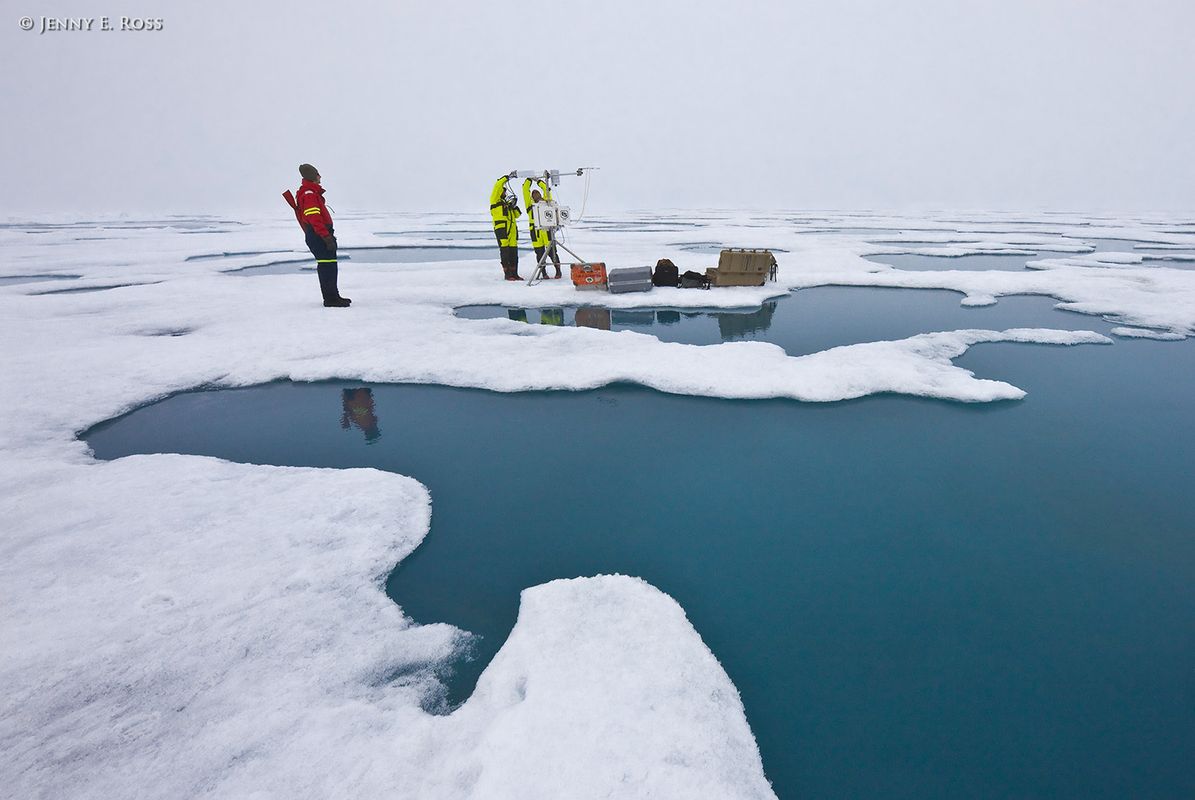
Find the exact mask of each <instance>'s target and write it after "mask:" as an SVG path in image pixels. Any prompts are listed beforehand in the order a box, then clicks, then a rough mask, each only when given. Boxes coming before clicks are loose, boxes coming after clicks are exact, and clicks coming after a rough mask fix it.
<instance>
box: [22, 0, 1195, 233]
mask: <svg viewBox="0 0 1195 800" xmlns="http://www.w3.org/2000/svg"><path fill="white" fill-rule="evenodd" d="M0 5H2V6H3V8H4V11H5V13H4V15H3V16H4V18H3V19H0V53H2V54H3V55H2V56H0V62H2V64H3V69H0V87H2V100H3V108H4V115H3V116H4V122H3V124H0V153H2V154H3V171H4V180H3V186H4V191H3V192H2V193H0V211H3V212H8V213H18V214H23V213H38V212H43V211H56V212H74V211H77V212H84V213H87V212H91V213H100V212H103V213H113V212H121V211H128V212H166V211H176V212H177V211H195V212H206V213H217V214H220V213H238V212H258V211H264V212H269V211H272V210H275V209H276V208H277V207H278V204H279V203H280V202H281V199H280V198H279V197H278V194H279V192H280V191H281V190H282V189H283V188H286V187H288V186H294V185H295V184H297V182H298V176H297V165H298V164H299V162H301V161H310V162H311V163H313V164H315V165H316V166H317V167H318V168H319V169H320V170H321V171H322V172H323V174H324V178H325V185H326V186H327V187H328V191H329V197H330V198H331V200H332V202H333V205H334V206H338V207H340V208H343V209H346V210H347V209H375V210H433V211H435V210H441V211H452V210H473V209H475V208H477V207H478V206H479V204H484V203H485V201H486V196H487V195H488V192H489V188H490V185H491V184H492V182H493V180H494V179H495V178H496V177H497V175H498V174H499V173H501V172H505V171H508V170H511V169H539V168H542V167H561V168H571V167H575V166H580V165H599V166H600V167H601V171H600V172H598V173H596V176H595V178H594V183H593V189H592V193H591V196H590V203H591V206H590V208H591V210H598V211H599V213H600V211H601V210H605V209H615V208H644V209H650V208H657V207H669V208H684V207H748V208H763V207H772V208H823V209H824V208H836V209H916V208H944V207H950V208H969V209H981V208H990V209H1066V210H1093V211H1097V210H1184V211H1185V210H1192V209H1195V88H1193V79H1195V1H1193V0H1123V2H1111V1H1110V0H1085V1H1080V0H999V1H998V2H997V1H993V2H969V1H968V0H908V1H907V2H901V0H876V1H875V2H852V1H851V0H822V1H821V2H804V1H801V0H792V1H791V2H778V1H772V2H752V1H751V0H733V1H724V2H706V1H705V0H691V1H690V2H652V0H635V1H633V2H623V0H614V1H613V2H597V1H596V0H595V1H594V2H589V3H576V2H568V1H567V0H562V1H561V2H558V3H552V2H548V1H547V0H535V2H499V1H498V0H491V2H484V3H481V2H472V1H470V2H450V1H449V0H443V2H433V1H432V0H422V1H421V2H418V3H414V2H404V0H387V1H386V2H351V1H349V0H345V2H336V1H335V0H323V1H322V2H310V0H288V2H275V1H274V0H268V1H263V2H250V1H249V0H242V1H241V2H230V1H226V0H205V1H204V2H199V1H198V0H187V1H186V2H182V1H181V0H179V1H176V2H158V3H154V2H146V1H145V0H103V2H71V0H61V1H56V2H44V1H43V0H0ZM45 14H52V15H54V16H58V17H66V16H90V17H100V16H103V15H108V16H110V17H112V18H113V19H115V18H117V17H119V16H121V15H127V16H145V17H160V18H162V19H163V24H164V30H162V31H158V32H141V33H137V32H124V33H122V32H115V31H114V32H99V31H92V32H89V33H86V32H63V33H47V34H46V35H39V34H38V33H37V32H36V30H35V31H32V32H25V31H22V30H21V28H20V26H19V23H18V20H19V19H20V17H22V16H25V15H28V16H31V17H34V18H35V20H37V25H38V27H40V17H41V16H42V15H45ZM97 25H98V22H97ZM564 188H566V189H567V190H568V194H569V199H571V200H574V201H575V200H576V199H577V196H576V194H575V188H576V184H573V185H572V186H569V187H564Z"/></svg>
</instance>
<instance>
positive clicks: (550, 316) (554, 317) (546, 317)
mask: <svg viewBox="0 0 1195 800" xmlns="http://www.w3.org/2000/svg"><path fill="white" fill-rule="evenodd" d="M539 324H540V325H556V326H558V327H559V326H561V325H563V324H564V309H563V308H541V309H540V311H539Z"/></svg>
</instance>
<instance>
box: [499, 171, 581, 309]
mask: <svg viewBox="0 0 1195 800" xmlns="http://www.w3.org/2000/svg"><path fill="white" fill-rule="evenodd" d="M595 169H597V167H578V168H577V169H576V170H575V171H570V172H566V173H565V174H570V175H577V176H578V177H579V176H581V175H584V176H585V195H584V198H583V199H582V201H581V213H580V214H578V215H577V216H576V217H575V218H574V217H573V216H572V212H571V211H570V210H569V208H568V207H567V206H562V205H560V204H559V203H557V202H556V201H555V200H541V201H540V202H538V203H535V204H534V205H532V206H531V208H529V209H527V213H528V214H530V215H531V219H532V221H533V222H534V223H535V227H536V228H537V229H539V230H541V231H545V232H546V233H547V234H548V246H547V247H545V248H544V250H543V253H542V254H541V255H540V257H539V259H538V260H537V262H536V264H535V271H534V272H532V273H531V277H530V278H529V279H528V280H527V285H528V286H532V285H534V284H536V283H538V282H539V281H542V280H543V279H544V278H546V277H547V276H548V275H547V272H546V271H545V270H544V266H545V265H546V264H547V260H548V257H549V255H550V253H551V252H552V248H553V246H554V245H560V248H561V249H562V250H564V251H565V252H566V253H568V254H569V255H570V256H572V257H573V258H575V259H577V260H578V261H580V262H582V263H588V262H586V261H585V259H583V258H581V257H580V256H579V255H577V254H576V253H574V252H573V251H572V250H570V249H569V248H568V246H567V245H565V244H564V235H563V228H564V227H565V226H567V225H568V224H570V223H571V222H574V221H575V220H579V219H581V217H582V216H584V215H585V204H586V203H587V202H589V178H590V173H591V172H592V171H593V170H595ZM560 175H561V172H560V170H558V169H546V170H516V171H515V172H512V173H511V174H510V177H511V178H532V179H536V180H542V181H543V182H544V183H546V184H548V185H549V186H559V185H560Z"/></svg>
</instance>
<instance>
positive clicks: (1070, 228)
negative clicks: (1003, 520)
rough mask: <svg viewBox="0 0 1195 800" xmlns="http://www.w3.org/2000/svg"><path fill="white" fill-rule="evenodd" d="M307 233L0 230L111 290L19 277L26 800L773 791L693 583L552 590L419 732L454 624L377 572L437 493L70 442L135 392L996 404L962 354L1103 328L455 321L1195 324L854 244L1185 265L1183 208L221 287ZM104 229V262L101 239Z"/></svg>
mask: <svg viewBox="0 0 1195 800" xmlns="http://www.w3.org/2000/svg"><path fill="white" fill-rule="evenodd" d="M286 216H287V215H286V214H279V215H278V216H277V217H276V218H274V219H272V220H269V221H240V220H237V221H234V220H226V219H220V218H214V217H195V218H182V217H177V218H162V217H160V216H155V215H149V216H143V217H141V218H134V217H129V218H125V219H120V218H116V219H111V220H97V221H90V222H75V221H72V220H70V219H68V218H60V219H58V220H9V221H8V222H7V223H5V224H2V225H0V245H3V247H4V249H5V253H6V255H7V257H8V258H7V261H6V264H5V267H4V272H5V273H6V275H5V276H0V277H9V278H15V277H20V276H22V275H25V276H28V275H39V276H56V277H62V278H68V277H69V278H71V279H78V280H79V281H80V284H79V287H80V288H87V289H98V288H99V287H103V286H114V285H117V284H119V285H121V286H122V288H119V289H110V290H105V291H90V292H84V293H70V294H64V293H58V294H54V295H50V296H47V295H46V294H44V293H43V292H42V290H44V289H45V288H46V286H44V285H38V284H28V283H16V282H12V281H10V282H8V283H7V284H6V285H0V335H3V337H4V341H5V342H6V347H5V348H3V350H0V369H2V371H3V374H4V376H5V380H4V381H3V382H0V402H2V403H3V408H4V410H5V413H4V414H3V415H0V442H3V445H2V447H3V455H4V458H3V459H2V460H0V478H2V479H0V515H2V516H3V519H4V520H5V525H4V528H3V533H2V534H0V547H2V548H3V555H4V557H3V558H0V604H2V606H3V608H4V610H5V613H4V615H3V622H2V623H0V625H2V626H3V627H2V633H3V641H4V642H5V643H6V646H5V647H3V648H0V680H3V684H4V686H5V687H6V691H5V692H4V694H3V696H2V698H0V781H3V785H4V787H5V790H6V791H7V792H9V793H11V794H12V795H13V796H16V797H39V796H41V797H57V796H62V797H72V798H110V797H127V796H132V795H136V796H146V797H163V798H178V797H194V796H201V795H202V796H211V797H250V796H271V795H277V796H285V797H337V796H339V797H363V796H387V797H410V798H416V797H478V798H482V797H485V798H506V797H510V798H515V797H520V798H521V797H578V798H587V797H609V796H618V797H662V798H685V800H689V799H690V798H693V797H728V798H765V797H772V796H773V795H772V792H771V789H770V787H769V786H768V784H767V781H766V778H765V777H764V775H765V773H764V769H765V768H766V765H763V764H761V763H760V758H759V752H758V749H757V748H756V746H755V742H754V739H753V737H752V734H751V731H750V728H749V727H748V724H747V722H748V721H747V720H746V718H745V716H744V713H743V708H742V705H741V703H740V701H739V698H738V695H737V692H736V690H735V688H734V686H733V684H732V683H731V681H730V680H729V678H728V677H727V675H726V673H725V671H724V670H723V669H722V668H721V666H720V665H719V664H718V662H717V659H716V657H715V654H713V653H711V652H710V650H709V649H708V648H707V647H706V645H705V644H704V643H703V642H702V641H701V638H700V636H699V635H698V633H697V632H696V631H695V630H694V629H693V627H692V625H691V624H690V623H689V622H688V620H687V619H686V618H685V615H684V613H683V610H682V609H681V608H680V607H679V606H677V604H676V603H675V602H674V601H673V600H672V599H671V598H669V597H667V596H665V595H664V594H662V593H661V592H659V591H658V590H656V589H653V588H652V587H650V586H648V585H647V584H645V583H643V582H642V581H639V580H637V579H635V578H631V577H621V576H600V577H589V578H577V579H573V580H567V581H556V582H553V583H551V584H547V585H544V586H538V587H530V588H528V589H527V590H526V591H525V592H524V593H523V597H522V604H521V607H520V613H519V621H518V624H517V625H516V627H515V629H514V631H513V633H512V634H511V636H510V638H509V640H508V641H507V642H506V643H505V645H504V646H503V648H502V650H501V652H500V653H499V654H498V656H497V657H496V658H495V659H494V661H493V662H492V663H491V664H490V666H489V667H488V668H487V669H486V671H485V673H484V674H483V675H482V677H481V680H480V681H479V683H478V686H477V690H476V691H475V693H474V695H473V696H472V698H471V699H470V700H469V701H467V702H466V703H465V704H464V706H462V707H461V708H460V709H458V710H457V711H456V712H454V713H453V714H451V715H447V716H436V715H433V714H430V713H428V712H427V711H426V710H425V709H426V708H428V707H429V706H431V705H434V703H435V700H436V697H437V692H438V691H439V688H440V684H439V682H438V679H437V670H438V669H439V668H441V667H442V665H443V664H444V663H445V662H446V660H448V659H450V658H451V657H453V655H454V654H457V653H459V652H460V649H461V647H462V646H463V644H464V641H465V637H464V634H463V633H462V632H461V631H458V630H456V629H454V628H452V627H450V626H447V625H437V624H430V625H416V624H414V623H413V622H412V621H411V620H410V619H408V618H406V617H405V616H404V615H403V613H402V610H401V609H399V608H397V607H396V606H395V605H394V604H393V603H392V602H391V601H390V600H389V599H388V598H387V597H386V595H385V594H384V592H383V588H382V585H381V583H382V577H383V576H384V575H386V574H388V573H389V572H390V571H391V569H392V568H393V566H394V565H395V563H396V562H398V561H401V560H402V559H403V558H405V557H406V556H407V555H409V554H410V553H411V552H412V551H413V549H414V548H415V547H416V546H417V545H418V544H419V542H420V541H421V540H422V538H423V537H424V536H425V535H427V532H428V528H429V524H430V513H431V500H432V498H431V497H430V496H429V494H428V492H427V490H426V489H425V488H424V487H422V486H421V485H419V484H418V483H417V482H416V480H415V479H417V478H418V477H419V476H413V478H407V477H403V476H399V475H393V474H389V473H383V472H379V471H376V470H371V469H353V470H326V469H295V468H280V467H269V466H259V465H248V464H233V463H228V462H223V461H219V460H216V459H209V458H199V457H190V456H177V455H156V456H135V457H130V458H123V459H119V460H117V461H113V462H106V463H97V462H96V461H94V459H92V458H91V457H90V454H89V453H88V452H87V450H86V447H85V446H84V445H83V444H82V443H80V442H79V441H78V440H77V439H76V434H77V433H78V432H79V431H82V430H85V429H86V428H88V427H89V426H91V425H93V424H95V423H97V422H99V421H101V420H104V419H107V418H110V417H112V416H115V415H117V414H120V413H122V412H125V411H128V410H130V409H132V408H135V407H136V406H138V405H140V404H143V403H146V402H148V401H151V400H154V399H157V398H161V397H163V396H166V395H169V394H171V393H174V392H178V391H182V390H186V389H191V388H194V387H199V386H244V385H250V384H256V383H262V382H266V381H271V380H277V379H287V378H289V379H293V380H322V379H331V378H353V379H360V380H365V381H375V382H384V381H404V382H425V383H426V382H434V383H441V384H446V385H452V386H471V387H481V388H487V389H491V390H495V391H507V392H514V391H523V390H529V389H561V390H577V389H586V388H590V387H595V386H601V385H604V384H608V383H611V382H618V381H632V382H636V383H640V384H642V385H645V386H649V387H654V388H656V389H659V390H661V391H667V392H675V393H683V394H696V395H704V396H713V397H737V398H765V397H784V398H793V399H798V400H807V401H834V400H842V399H846V398H852V397H863V396H867V395H870V394H876V393H883V392H895V393H902V394H911V395H918V396H924V397H934V398H940V399H944V400H953V401H964V402H991V401H998V400H1015V399H1016V398H1019V397H1022V396H1024V394H1025V392H1024V390H1023V389H1021V388H1019V387H1016V386H1013V385H1011V384H1008V383H1005V382H1002V381H995V380H988V379H985V378H983V377H982V376H976V375H974V374H972V373H971V372H969V371H968V370H965V369H962V368H960V367H957V366H956V365H955V364H954V363H953V359H956V358H958V357H959V356H960V355H961V354H963V353H964V352H966V350H967V349H968V348H969V347H971V346H973V345H976V344H981V343H990V342H1033V343H1038V344H1045V345H1079V344H1106V343H1108V342H1109V341H1110V340H1109V339H1107V338H1106V337H1103V336H1100V335H1099V334H1096V333H1092V332H1089V331H1075V332H1070V331H1057V330H1047V329H1013V330H1006V331H989V330H978V329H976V330H957V331H936V332H931V331H927V332H925V333H923V334H921V335H918V336H913V337H910V338H908V339H903V340H900V341H890V342H868V343H862V344H855V345H848V346H843V347H837V348H834V349H831V350H825V351H822V352H819V353H814V354H812V355H808V356H802V357H790V356H788V355H786V354H785V353H784V351H783V350H781V349H780V348H779V347H776V346H774V345H770V344H764V343H759V342H736V343H728V344H720V345H712V346H704V347H700V346H693V345H683V344H676V343H666V342H661V341H659V340H657V339H655V338H654V337H652V336H649V335H645V334H641V333H634V332H630V331H624V332H619V333H610V332H606V331H595V330H590V329H585V328H550V327H547V326H528V325H523V324H520V323H517V322H510V321H507V320H468V319H461V318H458V317H457V316H456V315H454V313H453V309H454V308H456V307H458V306H463V305H485V304H490V305H512V306H537V307H544V306H549V305H578V304H581V303H594V302H596V301H600V302H602V303H604V304H606V305H609V306H610V307H611V308H615V309H633V308H650V307H657V306H667V307H670V308H750V307H755V306H758V305H759V304H760V303H762V302H764V301H765V300H767V299H769V298H773V297H776V296H778V295H782V294H784V293H786V292H788V291H789V290H791V289H798V290H799V289H801V288H805V287H811V286H822V285H844V286H888V287H909V288H936V289H949V290H953V291H956V292H959V293H961V294H962V295H963V300H962V302H963V303H964V304H965V305H984V304H991V303H993V302H996V301H997V299H998V298H999V297H1002V296H1006V295H1010V294H1036V295H1046V296H1052V297H1055V298H1057V299H1058V301H1059V307H1061V308H1067V309H1069V310H1074V311H1080V312H1082V313H1086V314H1093V315H1099V316H1104V317H1107V318H1109V319H1113V320H1116V321H1117V322H1118V323H1120V324H1121V326H1122V327H1118V328H1117V329H1116V330H1115V331H1114V333H1115V335H1116V336H1118V337H1142V336H1150V337H1152V338H1167V339H1179V338H1183V337H1185V336H1189V335H1191V333H1192V329H1193V327H1195V285H1193V281H1195V271H1191V270H1185V271H1184V270H1177V269H1167V268H1159V267H1153V266H1146V265H1144V264H1142V263H1140V262H1136V261H1133V262H1125V261H1120V260H1112V261H1109V260H1107V259H1106V258H1092V259H1086V260H1084V259H1085V257H1083V256H1078V257H1076V258H1078V259H1079V260H1077V261H1071V260H1069V259H1048V260H1042V259H1037V262H1038V263H1037V264H1036V265H1035V266H1036V267H1037V268H1036V269H1025V270H1016V271H1011V270H1005V271H1001V272H999V273H996V272H994V271H990V272H980V271H962V270H934V271H932V272H929V271H925V272H918V271H914V270H908V269H906V270H895V269H891V268H889V267H885V266H883V265H881V264H876V263H872V262H869V261H868V260H867V259H866V258H865V256H876V255H878V254H881V253H883V252H893V251H894V250H899V251H900V252H916V251H917V250H918V249H919V247H920V245H915V244H914V243H912V242H911V241H910V242H909V243H908V244H907V245H906V244H902V245H898V246H892V245H876V244H874V243H871V242H870V241H869V239H874V238H876V237H877V236H881V237H884V238H886V239H888V240H889V241H891V240H893V239H894V238H895V239H900V238H902V236H901V235H900V234H899V232H900V231H902V230H910V231H911V230H913V229H915V228H929V229H932V230H934V231H937V232H938V233H934V234H929V235H928V237H927V234H919V235H916V236H912V235H911V236H909V237H908V238H910V239H912V238H919V239H921V240H922V241H924V240H925V239H927V238H938V239H941V241H940V242H938V244H937V245H935V246H936V248H937V251H938V253H939V254H941V252H940V251H941V250H942V249H943V248H946V249H950V250H951V251H952V252H954V251H957V252H958V254H963V253H992V252H1001V251H1010V250H1011V251H1016V252H1027V251H1031V252H1033V253H1035V254H1038V253H1041V252H1043V251H1053V252H1063V253H1080V252H1087V251H1088V250H1090V246H1089V245H1086V244H1083V241H1084V240H1085V239H1092V238H1102V239H1124V240H1142V237H1145V239H1149V240H1151V241H1158V240H1161V243H1162V246H1165V247H1171V246H1173V248H1176V249H1177V248H1188V247H1191V245H1192V243H1193V242H1195V232H1193V233H1192V234H1187V233H1182V232H1177V233H1164V232H1160V231H1163V230H1166V231H1177V230H1178V229H1179V227H1180V226H1183V225H1185V224H1186V223H1185V221H1182V220H1177V219H1175V218H1167V217H1159V216H1149V215H1145V216H1135V217H1131V218H1130V217H1125V218H1123V219H1115V218H1089V217H1083V216H1081V215H1073V214H1067V215H1048V216H1043V217H1041V218H1038V219H1029V218H1026V217H1023V216H1018V215H999V214H963V215H960V214H957V213H955V214H947V215H937V216H928V217H921V218H915V217H907V216H898V215H875V214H870V215H869V214H856V213H842V212H832V211H819V212H811V213H802V212H768V213H766V214H761V213H757V212H750V213H749V212H728V211H718V210H709V211H703V212H700V213H699V214H695V215H691V216H688V215H686V213H685V212H668V213H666V214H662V215H656V217H655V218H654V219H653V218H650V217H649V216H647V215H640V216H635V215H620V216H619V217H618V218H611V219H607V220H599V219H596V218H595V219H594V221H593V224H590V225H585V224H582V225H580V226H578V228H577V229H576V230H575V231H573V232H571V233H570V235H569V245H570V247H572V248H573V249H575V250H576V251H577V252H578V253H581V254H583V257H586V258H591V259H593V260H605V261H606V262H607V263H608V264H609V265H610V266H630V265H637V264H654V263H655V261H656V260H657V259H658V258H662V257H668V258H671V259H672V260H673V261H675V262H676V263H677V265H678V266H680V267H681V269H682V270H683V269H702V268H704V267H707V266H712V265H713V261H714V260H715V258H716V256H712V254H708V253H697V252H690V251H685V250H682V249H680V248H678V247H676V246H674V245H670V243H671V242H675V241H677V240H678V229H679V228H683V227H685V226H694V225H695V224H696V223H697V222H698V219H697V218H698V217H699V218H700V225H701V232H700V237H694V238H695V239H696V238H700V240H702V241H712V242H727V243H733V244H736V245H739V246H746V247H751V246H758V245H759V244H760V243H767V244H769V245H771V246H773V247H776V248H777V249H784V250H788V251H790V252H788V253H785V254H784V256H783V258H782V260H781V271H780V279H781V282H780V283H778V284H769V285H768V286H765V287H762V288H758V289H739V290H732V289H725V290H715V291H708V292H705V291H696V290H694V291H686V290H680V289H662V290H656V291H653V292H651V293H648V294H644V295H604V296H600V297H599V296H595V295H581V294H580V293H578V292H576V291H574V290H573V289H572V287H571V286H569V285H567V282H566V281H547V282H544V283H542V284H540V285H537V286H535V287H528V286H526V285H524V284H514V283H507V282H504V281H502V280H501V271H500V269H499V267H498V264H497V260H496V258H494V259H492V260H491V261H488V262H487V261H482V262H477V261H469V260H460V261H445V262H439V263H364V262H358V261H356V260H354V261H349V262H347V263H346V264H345V265H344V266H343V268H342V275H341V287H342V289H343V291H344V292H345V294H347V295H349V296H352V297H353V298H354V300H355V302H354V305H353V307H352V308H351V309H348V310H342V309H325V308H323V307H322V306H321V305H320V303H319V295H318V290H317V287H316V281H315V278H314V276H312V275H310V274H298V273H297V271H296V273H295V274H283V275H256V276H236V277H233V276H230V275H227V274H224V272H225V271H228V270H235V269H237V268H246V267H252V266H254V265H255V264H260V262H261V260H262V258H263V256H265V255H266V254H269V256H270V257H274V256H278V258H276V259H275V260H285V258H286V257H287V255H288V254H293V257H294V258H295V259H298V260H301V259H303V258H306V256H305V254H304V250H303V246H302V240H301V235H300V233H299V231H298V230H297V229H296V226H295V224H294V222H293V220H286ZM487 224H488V223H487V221H486V218H485V216H484V210H482V211H480V212H478V213H468V214H451V215H450V214H445V215H373V214H363V213H356V214H346V215H342V216H341V217H338V224H337V230H338V236H339V238H340V239H341V241H342V242H343V243H344V244H345V246H346V247H347V246H349V245H350V244H351V245H352V246H353V247H362V248H369V247H374V248H382V247H386V246H388V245H393V244H394V243H395V239H396V238H400V239H401V244H403V245H404V246H424V247H427V246H437V244H439V245H440V246H442V243H443V241H444V237H445V236H453V235H456V233H455V232H465V233H467V234H473V233H476V234H477V235H479V236H482V237H484V236H485V233H486V230H487ZM396 231H408V232H409V233H402V234H396V233H395V232H396ZM894 231H895V232H897V233H896V234H895V235H894V234H893V232H894ZM960 231H961V232H960ZM98 232H102V235H103V237H105V239H106V240H105V241H104V242H103V243H102V244H96V243H95V242H94V241H88V240H89V239H95V238H97V237H96V235H95V234H97V233H98ZM960 240H961V241H960ZM1154 246H1155V247H1156V246H1158V245H1154ZM1073 247H1080V248H1082V249H1080V250H1074V249H1072V248H1073ZM931 249H933V248H931ZM495 255H496V254H495ZM1105 255H1106V254H1105ZM204 256H210V257H204ZM197 257H199V258H197ZM1027 258H1028V256H1027ZM1044 262H1048V263H1044ZM1112 265H1115V268H1109V267H1110V266H1112ZM529 268H530V263H529V259H528V258H527V257H526V256H525V257H524V261H523V270H524V273H525V274H526V272H527V271H528V270H529ZM72 288H73V284H72ZM1114 346H1132V345H1129V344H1126V343H1120V344H1118V345H1114Z"/></svg>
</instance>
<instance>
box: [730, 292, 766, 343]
mask: <svg viewBox="0 0 1195 800" xmlns="http://www.w3.org/2000/svg"><path fill="white" fill-rule="evenodd" d="M775 313H776V302H775V301H772V302H770V303H764V304H763V306H761V307H760V309H759V311H752V312H751V313H750V314H730V313H722V314H719V315H718V332H719V333H721V334H722V340H723V341H729V340H731V339H741V338H743V337H744V336H749V335H751V334H753V333H763V332H764V331H766V330H767V329H768V328H770V327H772V315H773V314H775Z"/></svg>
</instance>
